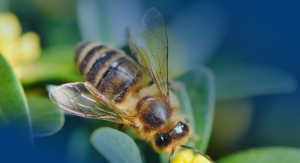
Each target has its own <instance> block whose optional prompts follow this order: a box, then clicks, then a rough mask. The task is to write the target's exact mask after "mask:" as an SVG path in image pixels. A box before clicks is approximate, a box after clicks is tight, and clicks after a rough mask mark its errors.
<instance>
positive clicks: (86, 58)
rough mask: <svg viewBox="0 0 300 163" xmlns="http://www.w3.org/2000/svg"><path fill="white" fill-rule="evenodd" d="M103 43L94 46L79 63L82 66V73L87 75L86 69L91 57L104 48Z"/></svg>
mask: <svg viewBox="0 0 300 163" xmlns="http://www.w3.org/2000/svg"><path fill="white" fill-rule="evenodd" d="M103 47H104V46H103V45H98V46H95V47H93V48H92V49H91V50H90V51H89V52H88V53H87V54H86V55H85V56H84V58H83V60H82V62H81V63H80V64H79V65H80V66H79V67H80V69H79V70H80V73H81V74H82V75H83V76H85V75H84V74H83V73H84V70H85V69H86V66H87V64H88V63H89V61H90V59H91V58H92V57H93V56H94V55H95V54H96V53H97V51H98V50H100V49H101V48H103Z"/></svg>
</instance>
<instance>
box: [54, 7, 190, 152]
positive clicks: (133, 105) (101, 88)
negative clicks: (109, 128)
mask: <svg viewBox="0 0 300 163" xmlns="http://www.w3.org/2000/svg"><path fill="white" fill-rule="evenodd" d="M129 45H130V50H131V53H132V55H133V56H134V57H129V56H128V55H126V54H125V53H124V52H123V51H121V50H117V49H115V48H113V47H111V46H108V45H105V44H103V43H101V42H83V43H79V44H78V45H77V48H76V53H75V61H76V64H77V66H78V69H79V71H80V73H81V75H82V76H83V77H84V78H85V79H86V82H76V83H67V84H63V85H60V86H58V87H56V88H54V89H52V90H51V91H50V93H49V96H50V99H51V100H52V101H53V103H55V104H56V105H57V106H58V107H60V108H61V109H62V110H64V111H65V112H67V113H70V114H73V115H77V116H81V117H85V118H92V119H100V120H106V121H111V122H115V123H119V124H123V125H126V126H128V127H129V128H131V129H132V131H133V132H134V133H135V134H136V135H137V136H139V137H140V138H141V139H144V140H146V141H148V142H151V144H152V146H153V148H154V149H155V150H156V151H157V152H161V151H165V152H168V153H173V152H174V150H177V149H178V148H179V147H185V146H184V145H183V144H184V143H186V141H187V140H188V138H189V136H190V134H191V129H190V124H189V121H188V119H187V118H186V117H183V116H180V115H179V108H180V105H179V102H178V99H177V97H176V96H175V95H174V93H172V91H171V90H170V89H169V80H168V37H167V30H166V25H165V22H164V19H163V17H162V15H161V14H160V12H159V11H158V10H157V9H155V8H150V9H148V10H147V11H146V13H145V15H144V16H143V18H142V23H141V26H140V28H139V30H138V32H137V37H136V38H135V40H134V41H133V40H132V39H131V37H130V34H129ZM171 155H172V154H171ZM170 157H171V156H170Z"/></svg>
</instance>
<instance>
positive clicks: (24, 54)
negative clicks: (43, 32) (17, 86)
mask: <svg viewBox="0 0 300 163" xmlns="http://www.w3.org/2000/svg"><path fill="white" fill-rule="evenodd" d="M21 31H22V29H21V24H20V22H19V20H18V18H17V16H16V15H15V14H13V13H0V54H2V55H3V56H4V57H5V58H6V60H7V61H8V62H9V63H10V65H11V66H12V67H13V69H14V71H15V73H16V74H17V76H18V77H19V78H21V77H22V65H24V64H28V63H30V62H32V61H34V60H35V59H36V58H37V57H38V56H39V55H40V53H41V47H40V38H39V36H38V35H37V34H36V33H34V32H26V33H24V34H23V35H21Z"/></svg>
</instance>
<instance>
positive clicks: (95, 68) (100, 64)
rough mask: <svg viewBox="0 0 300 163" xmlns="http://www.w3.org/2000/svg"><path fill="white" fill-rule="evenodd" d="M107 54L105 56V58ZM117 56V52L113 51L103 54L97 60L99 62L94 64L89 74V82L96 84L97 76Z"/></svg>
mask: <svg viewBox="0 0 300 163" xmlns="http://www.w3.org/2000/svg"><path fill="white" fill-rule="evenodd" d="M104 54H105V56H104ZM116 54H117V51H115V50H111V51H107V52H105V53H103V54H102V55H100V56H99V58H97V60H96V61H95V62H94V64H93V66H92V68H91V69H90V71H89V72H88V74H87V80H88V81H90V82H92V83H93V82H94V80H95V77H96V76H97V74H98V72H99V70H100V69H102V68H104V65H105V63H106V62H108V61H109V60H111V59H112V58H113V57H114V56H115V55H116Z"/></svg>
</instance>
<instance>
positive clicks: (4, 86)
mask: <svg viewBox="0 0 300 163" xmlns="http://www.w3.org/2000/svg"><path fill="white" fill-rule="evenodd" d="M0 65H1V67H0V76H1V80H0V125H1V126H8V127H17V128H20V129H21V131H22V132H23V133H24V135H25V136H26V137H28V138H30V139H32V132H31V121H30V115H29V109H28V105H27V102H26V97H25V94H24V90H23V88H22V86H21V84H20V83H19V81H18V79H17V78H16V76H15V74H14V72H13V70H12V68H11V67H10V65H9V64H8V63H7V62H6V60H5V59H4V58H3V56H2V55H1V54H0Z"/></svg>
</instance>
